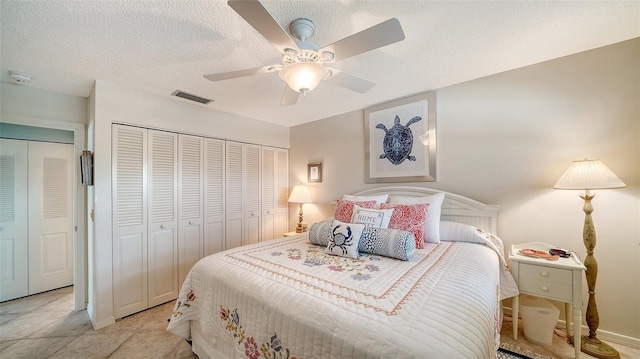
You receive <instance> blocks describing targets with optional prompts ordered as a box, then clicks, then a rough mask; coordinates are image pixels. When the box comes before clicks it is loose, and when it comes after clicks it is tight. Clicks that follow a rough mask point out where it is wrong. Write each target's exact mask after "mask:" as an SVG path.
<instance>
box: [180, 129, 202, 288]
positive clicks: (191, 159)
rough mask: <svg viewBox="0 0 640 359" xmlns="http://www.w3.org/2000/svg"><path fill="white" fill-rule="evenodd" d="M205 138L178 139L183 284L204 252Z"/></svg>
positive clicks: (181, 281) (183, 137) (185, 137)
mask: <svg viewBox="0 0 640 359" xmlns="http://www.w3.org/2000/svg"><path fill="white" fill-rule="evenodd" d="M202 143H203V138H202V137H195V136H188V135H179V137H178V181H179V182H178V188H179V196H178V203H179V207H178V213H179V216H180V221H179V223H178V227H179V232H178V233H179V237H178V244H179V246H178V258H179V260H178V262H179V265H178V278H179V281H180V285H182V283H183V282H184V279H185V278H186V277H187V274H188V273H189V271H190V270H191V267H193V265H194V264H196V262H197V261H198V260H200V258H202V253H203V248H202V247H203V228H202V227H203V213H202V197H203V193H202V192H203V179H204V176H203V173H202V162H203V161H202Z"/></svg>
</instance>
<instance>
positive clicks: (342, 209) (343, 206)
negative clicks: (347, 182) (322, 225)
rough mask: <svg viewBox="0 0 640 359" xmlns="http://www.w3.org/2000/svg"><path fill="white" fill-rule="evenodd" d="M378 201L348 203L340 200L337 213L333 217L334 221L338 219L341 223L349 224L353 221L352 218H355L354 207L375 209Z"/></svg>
mask: <svg viewBox="0 0 640 359" xmlns="http://www.w3.org/2000/svg"><path fill="white" fill-rule="evenodd" d="M376 203H377V202H376V201H375V200H372V201H357V202H353V201H348V200H346V199H339V200H338V205H337V206H336V213H335V215H334V216H333V218H334V219H337V220H338V221H340V222H345V223H349V222H350V221H351V217H352V216H353V206H354V205H356V204H357V205H358V206H360V207H362V208H374V207H375V206H376Z"/></svg>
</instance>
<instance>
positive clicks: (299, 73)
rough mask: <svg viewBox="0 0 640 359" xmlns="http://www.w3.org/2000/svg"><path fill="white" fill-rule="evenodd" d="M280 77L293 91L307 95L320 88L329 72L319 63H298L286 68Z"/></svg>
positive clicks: (281, 71)
mask: <svg viewBox="0 0 640 359" xmlns="http://www.w3.org/2000/svg"><path fill="white" fill-rule="evenodd" d="M278 75H279V76H280V78H281V79H282V80H283V81H284V82H286V83H287V85H288V86H289V87H290V88H291V89H292V90H293V91H296V92H301V93H306V92H309V91H311V90H313V89H314V88H316V86H318V84H319V83H320V81H321V80H322V79H323V78H325V76H326V75H327V70H326V69H325V68H324V66H322V64H320V63H317V62H297V63H293V64H290V65H287V66H285V67H284V68H283V69H282V70H280V73H279V74H278Z"/></svg>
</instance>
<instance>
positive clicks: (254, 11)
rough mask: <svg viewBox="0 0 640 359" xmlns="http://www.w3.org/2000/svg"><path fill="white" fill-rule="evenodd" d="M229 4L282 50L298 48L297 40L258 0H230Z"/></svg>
mask: <svg viewBox="0 0 640 359" xmlns="http://www.w3.org/2000/svg"><path fill="white" fill-rule="evenodd" d="M227 4H229V6H231V8H232V9H233V10H235V12H237V13H238V15H240V16H241V17H242V18H243V19H244V20H245V21H246V22H248V23H249V25H251V26H253V28H254V29H256V30H257V31H258V32H259V33H260V34H261V35H262V36H264V38H265V39H267V40H269V41H270V42H271V44H272V45H273V46H275V47H276V49H278V50H279V51H280V52H282V53H284V52H285V50H286V49H289V48H290V49H296V50H297V49H298V45H296V42H295V41H293V39H292V38H291V36H289V34H288V33H287V32H286V31H285V30H284V29H283V28H282V26H280V24H278V22H276V20H275V19H274V18H273V16H271V14H269V12H268V11H267V9H265V8H264V6H262V4H261V3H260V2H259V1H258V0H229V1H228V2H227Z"/></svg>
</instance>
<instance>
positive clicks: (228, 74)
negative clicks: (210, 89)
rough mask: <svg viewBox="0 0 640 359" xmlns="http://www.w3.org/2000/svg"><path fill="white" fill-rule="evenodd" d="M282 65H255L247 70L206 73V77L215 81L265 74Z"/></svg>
mask: <svg viewBox="0 0 640 359" xmlns="http://www.w3.org/2000/svg"><path fill="white" fill-rule="evenodd" d="M281 67H282V66H280V65H271V66H262V67H255V68H252V69H246V70H238V71H230V72H221V73H218V74H210V75H204V77H205V78H206V79H207V80H210V81H214V82H215V81H222V80H229V79H235V78H238V77H246V76H252V75H259V74H265V73H268V72H276V71H278V70H279V69H280V68H281Z"/></svg>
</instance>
